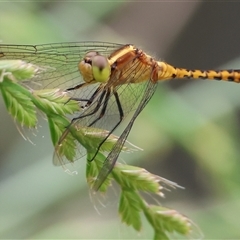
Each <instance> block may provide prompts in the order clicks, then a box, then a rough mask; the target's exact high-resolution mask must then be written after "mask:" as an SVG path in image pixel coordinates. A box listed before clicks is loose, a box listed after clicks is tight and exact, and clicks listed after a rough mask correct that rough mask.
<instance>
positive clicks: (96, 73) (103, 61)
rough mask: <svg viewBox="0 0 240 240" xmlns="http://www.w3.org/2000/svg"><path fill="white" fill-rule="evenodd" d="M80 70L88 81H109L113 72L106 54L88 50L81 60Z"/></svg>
mask: <svg viewBox="0 0 240 240" xmlns="http://www.w3.org/2000/svg"><path fill="white" fill-rule="evenodd" d="M78 68H79V71H80V73H81V75H82V77H83V80H84V81H85V82H87V83H97V82H98V83H99V82H100V83H104V82H107V81H108V80H109V78H110V74H111V66H110V64H109V62H108V59H107V58H106V57H105V56H102V55H100V54H99V53H98V52H88V53H87V54H86V55H85V57H84V59H83V60H82V61H80V62H79V65H78Z"/></svg>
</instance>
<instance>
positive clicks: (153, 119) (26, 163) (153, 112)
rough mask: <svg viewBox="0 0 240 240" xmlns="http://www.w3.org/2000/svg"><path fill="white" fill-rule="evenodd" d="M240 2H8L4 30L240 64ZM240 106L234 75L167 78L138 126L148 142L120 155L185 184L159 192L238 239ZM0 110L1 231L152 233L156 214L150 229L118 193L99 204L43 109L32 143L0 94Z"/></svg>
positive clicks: (65, 235)
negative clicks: (127, 218) (133, 225)
mask: <svg viewBox="0 0 240 240" xmlns="http://www.w3.org/2000/svg"><path fill="white" fill-rule="evenodd" d="M239 9H240V3H239V2H238V3H237V2H235V3H231V2H230V1H221V2H211V1H208V2H205V1H194V2H189V1H188V2H182V1H175V2H172V1H169V2H162V1H161V2H160V1H159V2H157V1H155V2H150V1H148V2H138V1H111V2H110V1H109V2H107V1H106V2H103V1H94V2H93V1H88V2H87V1H85V2H82V1H79V2H78V1H76V2H70V1H69V2H67V1H65V2H64V1H62V2H58V1H51V2H48V1H36V2H34V1H32V2H24V3H23V2H17V1H14V2H13V1H9V2H1V3H0V29H1V31H0V41H1V42H2V43H5V44H7V43H15V44H41V43H51V42H64V41H84V40H97V41H108V42H118V43H134V44H135V45H137V46H138V47H139V48H142V49H143V50H144V51H146V52H147V53H149V54H152V55H153V56H155V57H156V58H157V59H164V60H165V61H167V62H169V63H170V64H172V65H175V66H178V67H186V68H200V69H212V68H216V69H217V68H218V69H219V68H240V58H239V56H240V44H239V43H240V31H239V26H240V18H239ZM239 106H240V86H238V85H237V84H234V83H224V82H217V81H194V80H186V81H185V80H181V81H178V80H172V81H169V82H164V83H160V84H159V86H158V89H157V91H156V93H155V95H154V97H153V98H152V100H151V101H150V103H149V104H148V106H147V107H146V109H144V111H143V113H142V114H141V115H140V116H139V117H138V119H137V121H136V123H135V125H134V128H133V129H132V131H131V133H130V136H129V140H130V141H131V142H132V143H134V144H136V145H137V146H139V147H141V148H143V149H144V151H143V152H137V153H134V154H131V155H129V154H128V155H127V154H125V155H124V154H122V155H121V157H120V158H121V159H123V160H124V161H126V162H128V163H129V162H130V163H132V164H135V165H138V166H140V167H144V168H146V169H147V170H149V171H150V172H153V173H155V174H158V175H160V176H162V177H165V178H167V179H169V180H171V181H175V182H177V183H178V184H179V185H181V186H184V187H185V189H184V190H181V189H178V190H173V191H171V192H167V194H166V198H165V199H161V203H162V204H163V205H164V206H168V207H171V208H175V209H176V210H178V211H180V212H181V213H183V214H185V215H187V216H188V217H189V218H190V219H192V220H193V221H194V222H195V223H196V224H197V225H198V226H199V228H200V229H201V230H202V232H203V233H204V235H205V238H206V239H239V238H240V230H239V219H238V216H239V215H240V148H239V141H240V127H239V124H240V108H239ZM0 111H1V118H0V238H23V239H41V238H48V239H57V238H62V239H69V238H78V239H151V238H152V235H153V233H152V229H151V228H150V227H149V226H148V224H147V223H145V224H144V228H143V230H142V232H141V233H140V234H138V233H136V232H134V231H132V230H130V229H129V228H127V227H126V226H125V225H122V224H121V223H120V220H119V218H118V214H117V207H118V205H117V204H118V203H117V201H118V197H117V196H115V195H114V194H113V195H111V194H109V198H108V199H107V201H106V202H107V205H106V207H102V208H101V207H99V206H98V209H99V211H100V212H101V214H100V215H99V214H98V213H97V211H96V210H95V208H94V204H93V203H92V202H91V199H90V197H89V190H88V187H87V184H86V182H85V161H84V160H82V162H81V168H80V169H78V175H76V176H70V175H68V174H66V173H64V171H63V170H62V169H61V168H57V167H54V166H53V165H52V162H51V158H52V152H53V147H52V145H51V142H50V137H49V133H48V127H47V123H46V122H45V121H44V120H40V125H41V126H42V127H41V128H39V129H38V130H39V132H38V134H37V136H36V137H33V138H32V140H33V142H34V143H35V145H32V144H30V143H29V142H27V141H24V140H23V138H22V137H21V136H20V134H19V133H18V131H17V129H16V127H15V125H14V121H13V119H12V118H11V117H10V116H9V115H8V113H7V111H6V109H5V107H4V105H3V100H2V99H0ZM95 201H96V200H95ZM99 205H100V204H99Z"/></svg>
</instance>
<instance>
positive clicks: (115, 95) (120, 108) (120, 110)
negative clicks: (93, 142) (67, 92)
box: [89, 90, 124, 162]
mask: <svg viewBox="0 0 240 240" xmlns="http://www.w3.org/2000/svg"><path fill="white" fill-rule="evenodd" d="M113 95H114V97H115V99H116V103H117V107H118V111H119V116H120V119H119V121H118V122H117V124H116V125H115V126H114V128H112V129H111V130H110V131H109V133H108V134H107V136H106V137H105V138H104V139H103V140H102V142H101V143H100V144H99V146H98V148H97V151H96V153H95V154H94V156H93V157H92V159H91V160H89V161H90V162H91V161H93V160H94V158H95V157H96V155H97V153H98V152H99V150H100V148H101V146H102V145H103V143H104V142H105V141H106V140H107V139H108V137H109V136H110V135H111V134H112V133H113V132H114V130H115V129H116V128H117V127H118V126H119V124H120V123H121V122H122V120H123V118H124V112H123V109H122V105H121V102H120V99H119V96H118V93H117V92H116V91H115V90H114V91H113ZM105 101H106V102H108V100H105ZM106 107H107V105H106ZM106 107H105V108H106ZM104 113H105V110H104ZM101 117H103V116H101Z"/></svg>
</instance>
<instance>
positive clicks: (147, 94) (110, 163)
mask: <svg viewBox="0 0 240 240" xmlns="http://www.w3.org/2000/svg"><path fill="white" fill-rule="evenodd" d="M156 87H157V84H155V83H153V82H151V81H148V83H147V86H146V88H145V91H144V94H143V96H142V98H141V101H140V103H139V105H138V107H137V109H136V111H135V112H134V114H133V117H132V118H131V120H130V122H129V123H128V125H127V127H126V128H125V130H124V131H123V133H122V134H121V136H120V137H119V139H118V141H117V143H116V144H115V145H114V147H113V148H112V150H111V152H110V153H109V154H108V156H107V158H106V160H105V162H104V164H103V167H102V169H101V170H100V173H99V174H98V176H97V179H96V181H95V183H94V186H93V189H94V190H95V191H97V190H98V189H99V188H100V187H101V185H102V183H103V182H104V181H105V179H106V178H107V176H108V174H109V173H110V172H111V171H112V169H113V167H114V165H115V163H116V161H117V158H118V156H119V154H120V152H121V150H122V147H123V146H124V143H125V141H126V139H127V137H128V134H129V132H130V130H131V128H132V126H133V123H134V121H135V120H136V118H137V116H138V115H139V114H140V112H141V111H142V110H143V108H144V107H145V106H146V104H147V103H148V101H149V100H150V99H151V97H152V95H153V94H154V92H155V90H156Z"/></svg>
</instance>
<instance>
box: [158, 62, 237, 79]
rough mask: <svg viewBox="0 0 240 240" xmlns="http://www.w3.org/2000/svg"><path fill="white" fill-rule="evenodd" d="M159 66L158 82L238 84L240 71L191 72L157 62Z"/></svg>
mask: <svg viewBox="0 0 240 240" xmlns="http://www.w3.org/2000/svg"><path fill="white" fill-rule="evenodd" d="M158 64H161V65H160V66H161V69H162V71H161V73H160V74H159V75H158V80H165V79H172V78H180V79H181V78H193V79H213V80H219V81H221V80H223V81H229V82H236V83H239V82H240V69H236V70H218V71H217V70H197V69H196V70H191V69H185V68H176V67H173V66H171V65H169V64H167V63H164V62H159V63H158Z"/></svg>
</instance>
